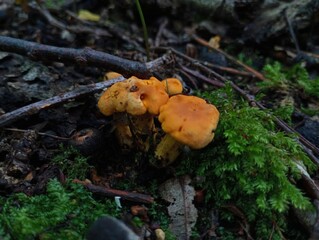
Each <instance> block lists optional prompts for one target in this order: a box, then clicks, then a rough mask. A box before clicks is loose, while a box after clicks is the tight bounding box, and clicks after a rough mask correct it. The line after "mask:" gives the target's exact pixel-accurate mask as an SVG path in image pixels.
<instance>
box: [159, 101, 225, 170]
mask: <svg viewBox="0 0 319 240" xmlns="http://www.w3.org/2000/svg"><path fill="white" fill-rule="evenodd" d="M158 120H159V121H160V122H161V124H162V129H163V131H164V132H165V133H166V135H165V136H164V138H163V139H162V140H161V142H160V143H159V145H158V146H157V148H156V151H155V157H156V158H157V159H158V160H160V161H161V160H164V161H167V162H168V164H169V163H171V162H173V161H174V160H175V159H176V158H177V156H178V155H179V148H180V145H181V144H184V145H187V146H189V147H190V148H192V149H200V148H204V147H206V146H207V145H208V144H209V143H210V142H211V141H212V140H213V138H214V131H215V129H216V127H217V124H218V120H219V112H218V110H217V108H216V107H215V106H214V105H212V104H208V103H207V102H206V101H205V100H204V99H201V98H199V97H195V96H185V95H176V96H172V97H171V98H170V99H169V100H168V102H167V103H166V104H165V105H163V106H162V107H161V108H160V114H159V117H158ZM164 165H167V163H164Z"/></svg>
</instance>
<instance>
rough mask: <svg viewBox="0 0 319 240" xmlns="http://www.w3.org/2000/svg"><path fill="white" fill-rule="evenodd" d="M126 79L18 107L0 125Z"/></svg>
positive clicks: (167, 58) (166, 59) (160, 61)
mask: <svg viewBox="0 0 319 240" xmlns="http://www.w3.org/2000/svg"><path fill="white" fill-rule="evenodd" d="M0 38H1V37H0ZM171 61H172V58H171V55H170V54H165V55H163V56H162V57H160V58H157V59H155V60H153V61H150V62H147V63H146V64H145V66H146V68H147V69H153V70H155V69H157V68H159V67H160V66H163V65H168V64H169V63H170V62H171ZM135 75H138V72H136V73H135ZM124 79H125V78H124V77H119V78H115V79H111V80H108V81H105V82H100V83H95V84H90V85H86V86H83V87H82V88H79V89H76V90H73V91H70V92H67V93H63V94H60V95H58V96H55V97H52V98H49V99H46V100H42V101H39V102H36V103H32V104H30V105H27V106H24V107H21V108H18V109H16V110H14V111H12V112H8V113H6V114H3V115H1V116H0V127H4V126H6V125H8V124H10V123H12V122H14V121H16V120H18V119H21V118H23V117H26V116H29V115H32V114H36V113H38V112H39V111H40V110H42V109H46V108H49V107H53V106H55V105H57V104H62V103H65V102H66V101H69V100H73V99H75V98H79V97H82V96H86V95H88V94H92V93H95V92H98V91H100V90H102V89H104V88H107V87H109V86H111V85H112V84H114V83H116V82H120V81H123V80H124Z"/></svg>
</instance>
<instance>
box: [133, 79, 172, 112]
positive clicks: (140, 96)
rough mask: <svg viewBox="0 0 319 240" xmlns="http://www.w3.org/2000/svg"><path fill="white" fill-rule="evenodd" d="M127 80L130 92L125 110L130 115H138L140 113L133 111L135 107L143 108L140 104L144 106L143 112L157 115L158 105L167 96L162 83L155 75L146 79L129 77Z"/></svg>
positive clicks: (165, 100) (162, 102)
mask: <svg viewBox="0 0 319 240" xmlns="http://www.w3.org/2000/svg"><path fill="white" fill-rule="evenodd" d="M128 82H129V83H130V92H129V94H128V105H127V112H128V113H130V114H132V115H140V113H138V114H136V113H135V112H136V108H138V109H143V108H142V107H141V106H144V110H145V111H144V113H146V112H148V113H150V114H152V115H158V114H159V109H160V107H161V106H162V105H164V104H165V103H166V102H167V101H168V98H169V96H168V94H167V93H166V91H165V87H164V85H163V84H162V83H161V82H160V81H159V80H158V79H156V78H155V77H151V78H150V79H148V80H142V79H138V78H136V77H131V78H129V79H128ZM133 110H134V111H135V112H133ZM144 113H142V114H144Z"/></svg>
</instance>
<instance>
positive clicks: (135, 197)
mask: <svg viewBox="0 0 319 240" xmlns="http://www.w3.org/2000/svg"><path fill="white" fill-rule="evenodd" d="M73 182H75V183H79V184H82V185H83V186H85V187H86V188H87V189H88V190H89V191H90V192H92V193H95V194H99V195H102V196H106V197H116V196H119V197H121V198H123V199H125V200H128V201H132V202H139V203H149V204H150V203H153V202H154V198H152V197H151V196H150V195H146V194H142V193H136V192H128V191H123V190H117V189H112V188H105V187H101V186H97V185H94V184H91V183H87V182H84V181H80V180H77V179H75V180H74V181H73Z"/></svg>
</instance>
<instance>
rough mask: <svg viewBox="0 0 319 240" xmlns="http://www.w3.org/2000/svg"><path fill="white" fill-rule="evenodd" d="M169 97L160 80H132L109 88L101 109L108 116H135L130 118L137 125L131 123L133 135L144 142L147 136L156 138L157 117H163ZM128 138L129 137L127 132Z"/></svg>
mask: <svg viewBox="0 0 319 240" xmlns="http://www.w3.org/2000/svg"><path fill="white" fill-rule="evenodd" d="M168 98H169V96H168V94H167V93H166V91H165V87H164V85H163V84H162V83H161V82H160V81H159V80H157V79H156V78H154V77H151V78H150V79H146V80H142V79H138V78H136V77H131V78H129V79H127V80H125V81H123V82H119V83H115V84H114V85H112V86H111V87H110V88H108V89H107V90H106V91H105V92H104V93H103V95H102V96H101V97H100V99H99V101H98V108H99V109H100V111H101V112H102V113H103V114H104V115H106V116H110V115H112V114H113V113H116V112H121V113H128V114H130V115H132V116H134V118H133V117H129V118H128V120H129V122H133V120H134V124H129V125H131V126H127V127H129V128H130V131H131V133H132V136H134V137H135V138H137V139H142V138H143V137H142V136H144V135H146V136H147V137H149V136H151V135H152V134H151V133H152V131H153V130H154V122H153V116H154V115H158V114H159V109H160V107H161V106H162V105H163V104H165V103H166V102H167V101H168ZM127 127H126V128H127ZM122 128H123V126H122ZM126 130H127V129H126ZM120 135H124V134H120ZM125 135H127V136H129V134H127V133H126V134H125ZM138 142H140V141H138ZM144 142H145V143H146V142H148V141H144ZM140 148H142V150H145V151H147V150H148V148H149V144H146V145H143V144H141V147H140Z"/></svg>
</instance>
